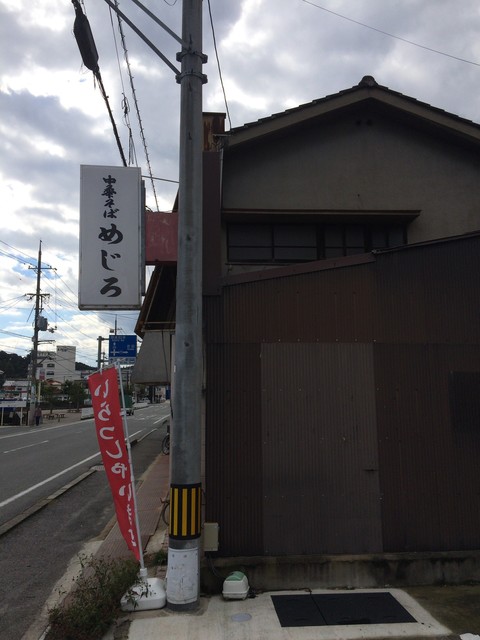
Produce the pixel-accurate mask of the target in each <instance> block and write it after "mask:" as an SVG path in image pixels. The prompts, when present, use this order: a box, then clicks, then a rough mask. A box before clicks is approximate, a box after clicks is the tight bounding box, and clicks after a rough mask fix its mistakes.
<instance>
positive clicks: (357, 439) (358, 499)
mask: <svg viewBox="0 0 480 640" xmlns="http://www.w3.org/2000/svg"><path fill="white" fill-rule="evenodd" d="M262 430H263V456H262V457H263V464H264V467H263V469H264V479H263V488H264V491H263V499H264V510H263V513H264V552H265V553H266V554H267V555H279V554H312V553H362V552H367V551H380V550H381V544H382V543H381V523H380V493H379V485H378V462H377V444H376V431H375V391H374V379H373V358H372V350H371V346H370V345H360V344H333V345H328V344H298V343H297V344H284V343H282V344H264V345H263V347H262ZM353 531H354V532H355V534H354V535H352V532H353Z"/></svg>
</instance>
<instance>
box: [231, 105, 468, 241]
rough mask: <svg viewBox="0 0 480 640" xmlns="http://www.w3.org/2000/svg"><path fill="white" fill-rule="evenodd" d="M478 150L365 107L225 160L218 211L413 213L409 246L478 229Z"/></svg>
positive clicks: (233, 152)
mask: <svg viewBox="0 0 480 640" xmlns="http://www.w3.org/2000/svg"><path fill="white" fill-rule="evenodd" d="M479 178H480V151H478V150H476V149H473V148H471V147H467V146H466V145H461V144H460V143H459V142H457V141H456V139H455V138H454V137H453V136H450V137H449V136H446V135H443V136H440V135H438V134H435V133H434V132H432V131H427V130H425V129H424V128H422V127H420V126H417V127H414V126H413V125H412V124H407V123H406V122H404V121H401V120H393V119H392V118H391V117H390V116H387V115H386V114H385V113H382V112H376V111H374V110H369V109H367V108H365V107H363V108H361V109H357V110H355V111H353V112H350V113H347V114H344V115H343V116H342V117H341V118H340V117H337V118H336V119H335V120H334V121H331V122H325V121H323V122H322V123H320V124H319V125H317V126H311V127H309V128H307V129H303V130H299V131H297V132H295V133H290V134H289V135H285V136H284V137H283V138H280V139H276V140H272V141H266V140H264V141H263V143H258V144H256V145H250V146H248V147H246V146H245V147H244V148H243V150H240V149H238V150H236V149H234V148H232V149H231V150H228V151H227V152H226V153H225V162H224V173H223V203H222V206H223V208H224V209H250V210H251V209H269V210H275V209H281V210H291V209H293V210H299V209H303V210H310V211H312V212H313V211H318V210H324V211H329V210H330V211H332V212H339V213H340V212H341V211H342V210H353V211H358V213H359V215H361V214H362V212H371V211H379V210H383V211H393V210H397V211H398V210H416V209H418V210H420V211H421V212H420V215H419V216H418V218H417V219H416V220H415V221H414V222H412V223H411V225H410V227H409V243H411V242H418V241H424V240H430V239H435V238H441V237H446V236H452V235H458V234H462V233H465V232H470V231H477V230H478V229H480V180H479Z"/></svg>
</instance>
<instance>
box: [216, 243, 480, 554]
mask: <svg viewBox="0 0 480 640" xmlns="http://www.w3.org/2000/svg"><path fill="white" fill-rule="evenodd" d="M478 249H479V239H478V238H466V239H462V240H458V241H452V242H445V243H438V244H432V245H427V246H422V247H412V248H409V249H407V250H403V251H398V252H390V253H383V254H380V255H378V256H377V261H376V263H372V264H368V265H362V266H357V267H348V268H342V269H336V270H329V271H321V272H315V273H306V274H305V273H302V274H299V275H289V276H285V277H282V278H272V279H271V280H263V281H260V282H250V283H248V284H247V283H244V284H237V285H235V286H231V287H226V288H225V289H224V291H223V294H222V295H221V296H219V297H218V298H210V299H208V300H207V301H206V319H207V332H206V335H207V371H208V380H207V456H208V464H207V477H208V484H207V490H208V488H210V490H209V492H208V498H207V513H208V517H209V518H210V519H215V520H217V519H218V520H219V521H220V523H221V527H223V532H224V536H223V537H224V546H223V548H221V553H222V554H223V555H236V554H242V553H246V554H251V555H255V554H258V553H272V554H273V553H300V552H304V553H321V552H327V551H330V552H348V551H352V550H353V549H356V550H357V551H359V550H360V549H364V550H368V551H375V550H377V549H378V546H379V545H378V538H377V537H376V530H375V527H374V526H373V523H374V521H375V511H374V504H375V500H374V499H373V498H372V499H371V501H370V502H369V500H367V497H370V498H371V496H372V495H373V494H374V491H373V490H372V486H373V484H374V482H372V483H371V486H370V485H368V482H363V483H361V482H360V483H359V477H360V476H362V474H361V473H360V471H361V468H364V467H365V468H366V467H368V468H371V469H372V471H371V472H368V473H366V476H367V477H369V474H373V475H372V477H373V478H375V482H379V486H380V491H381V494H382V501H381V504H382V508H381V523H382V526H383V548H384V550H386V551H408V550H415V551H422V550H426V551H427V550H429V551H433V550H448V549H465V550H468V549H474V548H478V547H479V546H480V534H479V532H480V494H479V491H478V460H479V459H480V429H479V430H478V431H476V432H474V431H458V430H455V429H454V427H453V425H452V421H451V415H450V404H449V397H448V391H449V388H448V376H449V373H450V371H480V322H479V318H480V308H479V307H480V283H479V280H480V268H479V267H480V264H479V262H480V251H479V250H478ZM371 349H373V354H374V356H373V361H372V355H371V354H372V351H371ZM260 354H261V356H262V357H261V358H260ZM372 368H373V371H374V373H373V374H372ZM373 375H374V380H375V388H376V417H375V409H372V406H371V398H370V396H369V388H370V384H371V380H372V376H373ZM362 378H363V380H362ZM372 388H373V387H372ZM361 393H366V397H361V395H360V394H361ZM319 425H321V429H320V428H319ZM377 430H378V457H379V469H380V473H379V474H378V475H379V478H378V479H377V478H376V475H377V474H376V472H375V468H376V467H375V460H374V458H375V455H374V454H375V448H374V441H375V438H376V437H377ZM341 431H344V432H345V434H346V435H345V434H344V437H346V441H343V440H341V438H339V433H340V432H341ZM345 443H347V444H345ZM348 443H354V444H355V447H354V448H355V451H356V453H359V454H360V458H358V459H355V457H354V456H353V455H352V456H351V457H349V452H350V449H349V444H348ZM240 459H241V460H242V461H244V464H243V465H242V466H241V467H240V471H239V472H238V473H237V467H238V461H239V460H240ZM360 460H361V461H362V464H363V467H360ZM225 487H226V488H227V489H226V490H225ZM325 491H326V492H327V495H326V496H325ZM322 492H323V494H322ZM362 500H363V502H362ZM349 503H350V504H351V507H350V508H349V509H347V504H349ZM357 504H361V505H362V509H361V511H365V513H368V514H369V515H368V517H367V519H366V520H367V522H365V521H362V518H361V513H360V512H359V511H357V510H356V505H357ZM372 505H373V506H372ZM282 513H283V516H282ZM285 514H287V516H288V517H286V516H285ZM282 517H283V518H284V520H282V526H281V527H280V526H279V522H280V520H281V518H282ZM349 517H350V518H351V522H350V523H349V522H348V518H349ZM285 522H288V523H289V525H288V526H287V527H285ZM290 523H291V524H290ZM349 524H350V525H351V526H350V527H348V525H349ZM299 531H301V535H300V536H298V535H297V533H298V532H299ZM298 539H300V545H299V544H298ZM299 546H300V547H301V550H300V549H299ZM380 546H381V545H380ZM368 547H369V548H368ZM294 548H295V551H293V549H294Z"/></svg>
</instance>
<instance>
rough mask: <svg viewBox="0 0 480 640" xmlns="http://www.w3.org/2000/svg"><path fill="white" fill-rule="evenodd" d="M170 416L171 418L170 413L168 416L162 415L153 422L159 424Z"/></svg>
mask: <svg viewBox="0 0 480 640" xmlns="http://www.w3.org/2000/svg"><path fill="white" fill-rule="evenodd" d="M168 418H170V416H169V415H167V416H162V417H161V418H159V419H158V420H154V421H153V424H157V422H163V420H167V419H168Z"/></svg>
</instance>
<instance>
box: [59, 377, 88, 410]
mask: <svg viewBox="0 0 480 640" xmlns="http://www.w3.org/2000/svg"><path fill="white" fill-rule="evenodd" d="M63 393H64V394H65V395H66V396H68V400H69V402H71V403H72V404H73V405H75V407H76V408H77V409H80V405H81V404H83V401H84V400H85V395H86V394H85V389H84V387H83V384H82V383H81V382H80V381H78V380H66V381H65V382H64V384H63Z"/></svg>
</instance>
